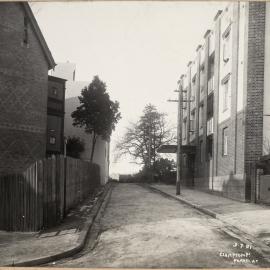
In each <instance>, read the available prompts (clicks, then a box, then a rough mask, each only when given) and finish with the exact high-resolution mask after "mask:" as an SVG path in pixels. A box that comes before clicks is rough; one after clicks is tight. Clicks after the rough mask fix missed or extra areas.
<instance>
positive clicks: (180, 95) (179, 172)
mask: <svg viewBox="0 0 270 270" xmlns="http://www.w3.org/2000/svg"><path fill="white" fill-rule="evenodd" d="M178 85H179V87H178V116H177V157H176V168H177V171H176V173H177V175H176V195H180V191H181V187H180V182H181V179H182V175H183V174H182V168H183V161H182V160H183V158H182V149H181V148H182V120H183V108H182V107H183V106H182V105H183V103H182V102H183V85H182V79H180V80H179V81H178Z"/></svg>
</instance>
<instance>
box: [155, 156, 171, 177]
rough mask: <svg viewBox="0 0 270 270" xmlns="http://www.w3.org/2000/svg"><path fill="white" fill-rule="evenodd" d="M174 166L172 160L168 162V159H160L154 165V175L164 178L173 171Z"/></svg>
mask: <svg viewBox="0 0 270 270" xmlns="http://www.w3.org/2000/svg"><path fill="white" fill-rule="evenodd" d="M175 169H176V164H175V162H174V160H169V159H168V158H160V159H158V160H157V161H156V162H155V164H154V171H155V173H156V174H157V175H158V176H160V177H162V176H166V175H167V174H169V173H170V172H172V171H175Z"/></svg>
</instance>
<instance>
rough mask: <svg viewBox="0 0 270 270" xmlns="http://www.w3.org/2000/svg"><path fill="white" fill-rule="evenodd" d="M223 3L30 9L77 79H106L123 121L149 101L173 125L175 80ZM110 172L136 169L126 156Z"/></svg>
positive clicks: (93, 4)
mask: <svg viewBox="0 0 270 270" xmlns="http://www.w3.org/2000/svg"><path fill="white" fill-rule="evenodd" d="M225 5H226V3H225V2H158V1H156V2H155V1H153V2H141V1H140V2H77V3H76V2H64V3H59V2H55V3H48V2H47V3H46V2H39V3H35V4H34V5H32V10H33V12H34V14H35V17H36V19H37V21H38V23H39V26H40V28H41V30H42V32H43V35H44V37H45V39H46V41H47V44H48V46H49V48H50V50H51V52H52V55H53V57H54V59H55V61H56V63H57V62H66V61H69V62H74V63H76V66H77V69H76V80H82V81H90V80H92V78H93V76H94V75H99V77H100V78H101V79H102V80H103V81H105V82H106V84H107V88H108V89H107V90H108V92H109V94H110V96H111V99H113V100H118V101H119V102H120V109H121V113H122V120H121V121H120V123H119V124H118V126H117V129H116V131H115V132H114V133H113V136H112V146H111V150H112V154H113V148H114V142H115V140H116V139H117V138H119V137H120V136H121V135H123V132H124V130H125V126H127V125H128V123H129V122H130V121H136V120H137V119H138V117H139V115H140V114H141V112H142V110H143V108H144V106H145V105H146V104H147V103H152V104H154V105H156V106H157V108H158V109H159V110H160V111H162V112H166V113H168V120H169V121H170V122H171V123H172V124H174V125H176V118H177V103H169V102H167V99H168V98H176V97H177V96H176V93H173V90H174V89H176V86H177V80H178V79H179V77H180V75H181V74H182V73H184V72H185V71H186V65H187V63H188V62H189V61H190V60H193V58H194V56H195V49H196V48H197V46H198V45H199V44H201V43H202V42H203V35H204V33H205V32H206V30H207V29H208V28H212V26H213V18H214V16H215V14H216V12H217V11H218V9H222V8H224V6H225ZM110 170H111V172H114V173H131V172H135V171H137V170H138V167H136V166H135V165H134V164H133V163H130V160H128V159H123V160H120V161H119V162H118V163H113V156H112V157H111V167H110Z"/></svg>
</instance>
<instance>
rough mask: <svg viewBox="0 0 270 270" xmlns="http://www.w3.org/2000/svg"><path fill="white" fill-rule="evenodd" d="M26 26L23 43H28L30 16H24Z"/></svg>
mask: <svg viewBox="0 0 270 270" xmlns="http://www.w3.org/2000/svg"><path fill="white" fill-rule="evenodd" d="M23 24H24V28H23V45H28V42H29V40H28V18H27V17H24V20H23Z"/></svg>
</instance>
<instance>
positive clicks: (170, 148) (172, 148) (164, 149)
mask: <svg viewBox="0 0 270 270" xmlns="http://www.w3.org/2000/svg"><path fill="white" fill-rule="evenodd" d="M181 150H182V152H183V153H184V154H195V153H196V146H195V145H182V146H181ZM157 152H158V153H177V145H172V144H169V145H161V146H160V147H159V148H158V150H157Z"/></svg>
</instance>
